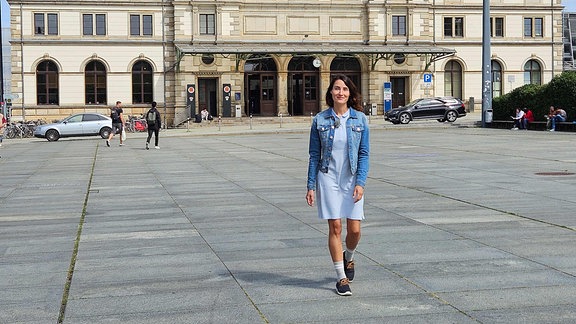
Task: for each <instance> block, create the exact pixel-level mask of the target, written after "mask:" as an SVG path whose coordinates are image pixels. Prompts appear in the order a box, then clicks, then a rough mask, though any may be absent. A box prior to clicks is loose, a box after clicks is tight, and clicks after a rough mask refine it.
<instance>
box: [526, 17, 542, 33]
mask: <svg viewBox="0 0 576 324" xmlns="http://www.w3.org/2000/svg"><path fill="white" fill-rule="evenodd" d="M543 36H544V18H524V37H543Z"/></svg>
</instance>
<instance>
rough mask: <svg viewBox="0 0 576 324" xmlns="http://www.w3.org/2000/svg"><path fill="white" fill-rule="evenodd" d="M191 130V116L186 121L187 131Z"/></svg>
mask: <svg viewBox="0 0 576 324" xmlns="http://www.w3.org/2000/svg"><path fill="white" fill-rule="evenodd" d="M189 131H190V118H188V120H187V121H186V132H189Z"/></svg>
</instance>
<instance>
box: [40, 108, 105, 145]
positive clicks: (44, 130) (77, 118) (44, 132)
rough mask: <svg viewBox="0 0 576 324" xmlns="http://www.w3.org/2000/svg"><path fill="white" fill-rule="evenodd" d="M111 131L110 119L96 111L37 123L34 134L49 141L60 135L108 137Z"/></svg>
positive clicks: (55, 139)
mask: <svg viewBox="0 0 576 324" xmlns="http://www.w3.org/2000/svg"><path fill="white" fill-rule="evenodd" d="M110 132H112V119H111V118H110V117H108V116H104V115H102V114H98V113H82V114H76V115H72V116H69V117H66V118H64V119H62V120H61V121H60V122H58V123H54V124H46V125H39V126H37V127H36V129H34V136H35V137H40V138H46V139H47V140H48V141H50V142H54V141H57V140H58V139H60V138H61V137H72V136H94V135H100V136H101V137H102V138H108V136H110Z"/></svg>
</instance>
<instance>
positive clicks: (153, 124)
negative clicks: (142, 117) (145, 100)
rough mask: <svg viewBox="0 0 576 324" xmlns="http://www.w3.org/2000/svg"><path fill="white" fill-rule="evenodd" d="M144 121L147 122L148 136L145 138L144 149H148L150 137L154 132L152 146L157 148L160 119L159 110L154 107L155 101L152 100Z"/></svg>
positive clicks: (158, 147)
mask: <svg viewBox="0 0 576 324" xmlns="http://www.w3.org/2000/svg"><path fill="white" fill-rule="evenodd" d="M146 123H148V138H147V139H146V149H147V150H149V149H150V139H151V138H152V133H154V148H155V149H157V150H159V149H160V146H158V134H159V133H160V126H162V119H161V118H160V112H159V111H158V109H156V101H153V102H152V108H150V110H148V112H147V113H146Z"/></svg>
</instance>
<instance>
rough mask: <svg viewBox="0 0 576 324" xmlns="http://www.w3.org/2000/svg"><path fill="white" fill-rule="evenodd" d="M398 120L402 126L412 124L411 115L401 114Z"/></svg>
mask: <svg viewBox="0 0 576 324" xmlns="http://www.w3.org/2000/svg"><path fill="white" fill-rule="evenodd" d="M398 120H399V121H400V124H408V123H409V122H410V114H409V113H401V114H400V116H398Z"/></svg>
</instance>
